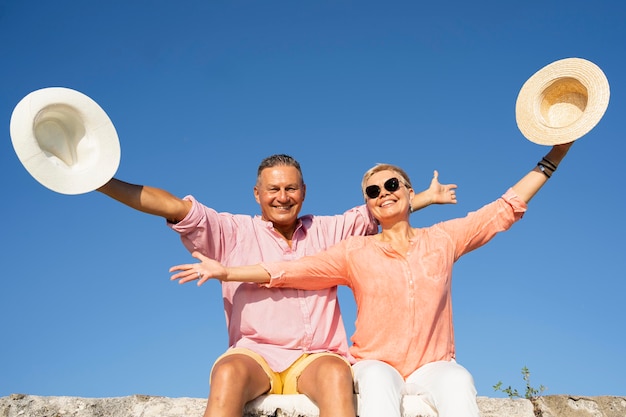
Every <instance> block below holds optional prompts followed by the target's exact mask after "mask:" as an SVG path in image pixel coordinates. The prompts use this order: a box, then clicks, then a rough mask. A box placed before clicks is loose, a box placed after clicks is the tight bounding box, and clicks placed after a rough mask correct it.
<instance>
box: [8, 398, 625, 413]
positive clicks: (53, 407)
mask: <svg viewBox="0 0 626 417" xmlns="http://www.w3.org/2000/svg"><path fill="white" fill-rule="evenodd" d="M403 405H404V414H403V415H404V416H405V417H409V416H410V417H436V413H435V412H433V411H432V409H431V408H430V407H429V406H428V405H427V403H426V402H425V401H423V400H422V399H421V398H420V397H419V396H414V395H410V396H407V397H405V399H404V402H403ZM205 406H206V399H204V398H169V397H156V396H148V395H132V396H127V397H112V398H82V397H45V396H35V395H23V394H12V395H10V396H8V397H0V417H182V416H185V417H194V416H195V417H201V416H202V415H203V413H204V408H205ZM478 406H479V408H480V411H481V415H482V417H535V412H534V410H533V403H531V402H530V401H529V400H525V399H508V398H488V397H478ZM536 407H537V413H538V414H537V415H541V416H542V417H624V416H626V397H609V396H601V397H578V396H568V395H550V396H545V397H541V398H540V399H539V400H538V401H537V403H536ZM317 416H318V410H317V407H315V405H314V404H313V403H312V402H311V401H309V400H308V398H307V397H305V396H303V395H268V396H262V397H260V398H258V399H256V400H255V401H251V402H250V403H249V404H248V405H247V406H246V412H245V414H244V417H317Z"/></svg>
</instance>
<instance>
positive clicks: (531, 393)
mask: <svg viewBox="0 0 626 417" xmlns="http://www.w3.org/2000/svg"><path fill="white" fill-rule="evenodd" d="M522 378H523V379H524V383H525V384H526V392H525V393H524V396H523V397H522V396H521V395H520V393H519V392H518V391H517V389H515V388H511V386H510V385H509V386H508V387H506V388H502V381H498V383H497V384H496V385H494V386H493V389H494V391H501V392H503V393H505V394H506V395H508V396H509V398H526V399H527V400H531V401H534V400H536V399H537V398H539V397H540V396H541V393H543V392H544V391H545V390H547V388H546V387H544V386H543V385H539V388H538V389H537V388H533V386H532V385H530V371H529V370H528V368H527V367H525V366H524V367H523V368H522Z"/></svg>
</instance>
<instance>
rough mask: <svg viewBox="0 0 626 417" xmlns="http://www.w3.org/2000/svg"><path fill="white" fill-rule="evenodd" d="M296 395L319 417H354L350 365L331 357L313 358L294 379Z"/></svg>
mask: <svg viewBox="0 0 626 417" xmlns="http://www.w3.org/2000/svg"><path fill="white" fill-rule="evenodd" d="M298 392H300V393H302V394H306V395H307V396H308V397H309V398H310V399H311V401H313V402H314V403H315V404H317V406H318V408H319V409H320V417H331V416H332V417H355V416H356V411H355V409H354V394H353V392H354V388H353V382H352V370H351V369H350V366H349V365H348V364H347V363H346V362H344V361H343V360H341V359H340V358H337V357H334V356H321V357H319V358H317V359H315V360H314V361H313V362H311V364H310V365H309V366H307V367H306V369H305V370H304V371H303V372H302V374H301V375H300V378H298Z"/></svg>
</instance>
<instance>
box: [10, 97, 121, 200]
mask: <svg viewBox="0 0 626 417" xmlns="http://www.w3.org/2000/svg"><path fill="white" fill-rule="evenodd" d="M10 131H11V141H12V142H13V148H14V149H15V152H16V154H17V156H18V158H19V160H20V162H21V163H22V165H23V166H24V168H26V170H27V171H28V172H29V173H30V174H31V175H32V176H33V178H35V179H36V180H37V181H38V182H39V183H41V184H42V185H44V186H45V187H47V188H49V189H51V190H52V191H56V192H58V193H61V194H82V193H86V192H90V191H93V190H95V189H97V188H99V187H100V186H102V185H104V184H105V183H106V182H107V181H109V180H110V179H111V178H112V177H113V175H115V172H116V171H117V168H118V166H119V162H120V154H121V150H120V144H119V139H118V136H117V132H116V130H115V127H114V126H113V123H112V122H111V120H110V119H109V117H108V116H107V114H106V112H105V111H104V110H103V109H102V108H101V107H100V106H99V105H98V104H97V103H96V102H95V101H94V100H92V99H91V98H89V97H88V96H86V95H84V94H82V93H80V92H78V91H75V90H72V89H69V88H64V87H50V88H43V89H40V90H36V91H33V92H32V93H30V94H28V95H27V96H26V97H24V98H23V99H22V100H21V101H20V102H19V103H18V104H17V106H15V108H14V110H13V114H12V115H11V127H10Z"/></svg>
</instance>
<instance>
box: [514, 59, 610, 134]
mask: <svg viewBox="0 0 626 417" xmlns="http://www.w3.org/2000/svg"><path fill="white" fill-rule="evenodd" d="M609 95H610V92H609V82H608V80H607V79H606V77H605V75H604V73H603V72H602V70H601V69H600V68H598V66H596V65H595V64H594V63H592V62H590V61H587V60H584V59H580V58H567V59H562V60H560V61H555V62H553V63H551V64H549V65H547V66H545V67H543V68H542V69H540V70H539V71H537V72H536V73H535V74H534V75H533V76H532V77H530V78H529V79H528V81H526V83H524V85H523V86H522V88H521V90H520V92H519V95H518V96H517V102H516V104H515V117H516V119H517V126H518V128H519V129H520V131H521V132H522V134H523V135H524V136H526V138H527V139H528V140H530V141H531V142H535V143H538V144H540V145H557V144H562V143H568V142H572V141H574V140H576V139H578V138H580V137H582V136H584V135H585V134H586V133H588V132H589V131H590V130H591V129H593V127H594V126H595V125H596V124H597V123H598V122H599V121H600V119H601V118H602V116H603V115H604V112H605V111H606V108H607V106H608V105H609Z"/></svg>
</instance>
